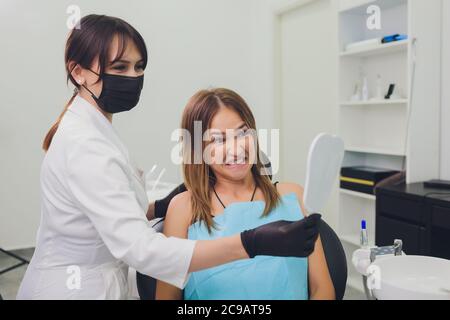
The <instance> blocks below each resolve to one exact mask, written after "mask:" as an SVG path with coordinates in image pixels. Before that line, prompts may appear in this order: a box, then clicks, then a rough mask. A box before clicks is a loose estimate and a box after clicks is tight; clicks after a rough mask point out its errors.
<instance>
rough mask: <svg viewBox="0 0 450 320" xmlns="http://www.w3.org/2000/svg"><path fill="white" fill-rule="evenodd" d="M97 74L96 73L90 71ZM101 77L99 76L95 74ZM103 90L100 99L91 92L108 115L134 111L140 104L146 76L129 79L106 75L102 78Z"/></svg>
mask: <svg viewBox="0 0 450 320" xmlns="http://www.w3.org/2000/svg"><path fill="white" fill-rule="evenodd" d="M90 71H91V72H93V73H95V72H94V71H92V70H90ZM95 74H96V75H98V76H100V75H99V74H97V73H95ZM101 79H102V81H103V88H102V92H101V94H100V97H96V96H95V95H94V94H93V93H92V91H91V90H89V89H88V88H86V87H85V86H84V85H83V87H84V88H85V89H86V90H87V91H89V92H90V93H91V95H92V98H93V99H94V100H95V102H96V103H97V105H98V106H99V107H100V108H102V110H104V111H106V112H108V113H119V112H124V111H129V110H131V109H133V108H134V107H135V106H136V105H137V104H138V102H139V97H140V96H141V90H142V87H143V86H144V75H142V76H139V77H127V76H120V75H115V74H107V73H105V74H104V75H103V76H102V77H101Z"/></svg>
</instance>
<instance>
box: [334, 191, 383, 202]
mask: <svg viewBox="0 0 450 320" xmlns="http://www.w3.org/2000/svg"><path fill="white" fill-rule="evenodd" d="M340 193H342V194H346V195H349V196H353V197H358V198H363V199H367V200H372V201H375V200H376V197H375V196H374V195H371V194H367V193H362V192H357V191H352V190H347V189H340Z"/></svg>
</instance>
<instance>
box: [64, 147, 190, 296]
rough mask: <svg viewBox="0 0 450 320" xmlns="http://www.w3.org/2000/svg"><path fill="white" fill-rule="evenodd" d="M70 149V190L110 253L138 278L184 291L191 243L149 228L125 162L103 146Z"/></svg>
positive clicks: (113, 149)
mask: <svg viewBox="0 0 450 320" xmlns="http://www.w3.org/2000/svg"><path fill="white" fill-rule="evenodd" d="M69 149H70V151H69V152H68V154H67V171H68V179H67V181H68V186H69V189H70V191H71V193H72V194H73V197H74V199H75V201H76V203H77V204H78V205H79V206H80V208H81V210H83V211H84V212H85V213H86V215H87V216H88V218H89V219H90V220H91V222H92V223H93V225H94V226H95V228H96V230H97V231H98V233H99V234H100V237H101V238H102V240H103V241H104V243H105V244H106V246H107V247H108V249H109V250H110V251H111V254H112V255H113V256H114V257H115V258H117V259H119V260H122V261H124V262H125V263H127V264H128V265H129V266H131V267H133V268H135V269H136V270H138V271H139V272H141V273H143V274H146V275H149V276H151V277H154V278H156V279H158V280H161V281H164V282H167V283H170V284H172V285H174V286H176V287H178V288H183V287H184V286H185V285H186V282H187V279H188V269H189V265H190V262H191V259H192V254H193V251H194V246H195V241H192V240H186V239H178V238H174V237H170V238H167V237H165V236H164V235H163V234H161V233H157V232H156V231H154V230H153V229H152V228H151V227H149V225H148V223H147V221H146V218H145V212H143V210H142V208H141V207H140V206H139V203H138V201H137V199H136V195H135V193H134V191H133V189H132V188H131V186H130V180H129V175H127V172H128V171H127V170H129V166H128V164H127V161H126V159H125V157H124V156H123V154H122V153H120V151H119V150H117V149H116V148H114V146H112V145H110V144H109V142H108V141H104V140H103V139H99V138H88V139H82V141H77V142H75V145H72V146H71V147H70V148H69ZM128 173H129V172H128Z"/></svg>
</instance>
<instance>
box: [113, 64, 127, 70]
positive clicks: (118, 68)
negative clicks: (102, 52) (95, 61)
mask: <svg viewBox="0 0 450 320" xmlns="http://www.w3.org/2000/svg"><path fill="white" fill-rule="evenodd" d="M126 69H127V67H126V66H125V65H116V66H113V70H116V71H125V70H126Z"/></svg>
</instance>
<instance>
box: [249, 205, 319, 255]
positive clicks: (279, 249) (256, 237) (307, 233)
mask: <svg viewBox="0 0 450 320" xmlns="http://www.w3.org/2000/svg"><path fill="white" fill-rule="evenodd" d="M321 217H322V216H321V215H320V214H317V213H315V214H312V215H310V216H308V217H306V218H304V219H302V220H300V221H276V222H272V223H269V224H265V225H262V226H260V227H258V228H255V229H251V230H247V231H244V232H242V233H241V240H242V245H243V246H244V249H245V251H247V254H248V255H249V257H250V258H253V257H255V256H259V255H264V256H279V257H308V256H309V255H310V254H311V253H312V252H313V251H314V245H315V243H316V240H317V237H318V236H319V222H320V219H321Z"/></svg>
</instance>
